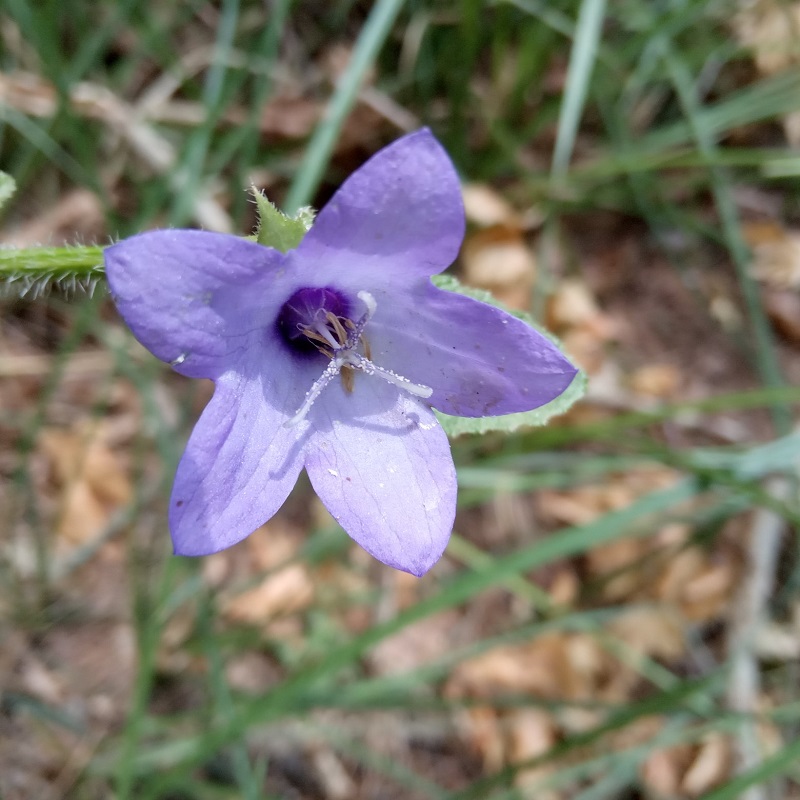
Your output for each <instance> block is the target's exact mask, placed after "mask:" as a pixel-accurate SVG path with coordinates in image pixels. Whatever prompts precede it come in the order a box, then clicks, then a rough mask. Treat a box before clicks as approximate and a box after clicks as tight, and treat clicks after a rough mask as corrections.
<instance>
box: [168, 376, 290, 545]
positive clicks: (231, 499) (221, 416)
mask: <svg viewBox="0 0 800 800" xmlns="http://www.w3.org/2000/svg"><path fill="white" fill-rule="evenodd" d="M288 394H289V395H290V398H291V399H288V400H285V397H286V395H287V390H286V389H285V387H283V386H278V387H275V386H274V385H268V384H265V383H264V381H263V380H262V379H261V378H260V377H258V376H253V375H235V374H233V373H230V374H228V375H225V376H224V377H223V378H222V379H221V380H219V381H218V382H217V386H216V391H215V392H214V396H213V398H212V399H211V402H210V403H209V404H208V406H207V407H206V409H205V411H203V414H202V416H201V417H200V420H199V421H198V423H197V425H196V426H195V428H194V431H193V432H192V436H191V438H190V439H189V444H188V445H187V447H186V451H185V453H184V454H183V458H182V459H181V462H180V464H179V466H178V473H177V475H176V477H175V485H174V487H173V489H172V498H171V500H170V514H169V522H170V531H171V533H172V540H173V544H174V546H175V552H176V553H177V554H178V555H188V556H197V555H207V554H209V553H215V552H217V551H218V550H222V549H223V548H225V547H230V546H231V545H233V544H236V542H238V541H240V540H241V539H243V538H244V537H246V536H248V535H249V534H251V533H252V532H253V531H254V530H255V529H256V528H258V527H259V526H260V525H263V524H264V523H265V522H266V521H267V520H268V519H269V518H270V517H271V516H272V515H273V514H274V513H275V512H276V511H277V510H278V509H279V508H280V507H281V505H282V504H283V502H284V500H286V498H287V496H288V495H289V492H290V491H291V489H292V487H293V486H294V484H295V482H296V480H297V476H298V474H299V472H300V470H301V469H302V464H303V457H302V446H303V439H302V434H301V432H300V430H298V429H297V428H285V427H283V423H284V421H285V420H286V418H287V415H286V413H285V411H284V410H283V408H282V407H281V406H282V405H287V406H288V407H289V408H291V407H292V404H296V403H297V402H299V397H301V396H302V391H300V392H299V394H298V392H297V391H294V390H292V391H289V392H288ZM281 398H284V400H285V402H284V400H281Z"/></svg>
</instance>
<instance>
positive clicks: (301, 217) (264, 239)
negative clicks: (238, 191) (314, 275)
mask: <svg viewBox="0 0 800 800" xmlns="http://www.w3.org/2000/svg"><path fill="white" fill-rule="evenodd" d="M251 191H252V192H253V198H254V199H255V201H256V211H257V212H258V225H257V227H256V232H255V235H254V236H253V237H252V238H253V239H254V240H255V241H256V242H258V243H259V244H263V245H265V246H266V247H274V248H275V249H276V250H280V251H281V253H286V252H287V251H289V250H294V248H295V247H297V245H299V244H300V242H301V241H302V239H303V237H304V236H305V235H306V234H307V233H308V231H309V228H311V225H312V224H313V222H314V213H315V212H314V209H313V208H311V207H310V206H305V207H304V208H301V209H298V211H297V213H296V214H295V215H294V216H293V217H289V216H287V215H286V214H284V213H283V212H282V211H279V210H278V208H277V207H276V206H275V204H274V203H271V202H270V201H269V200H267V198H266V196H265V195H264V193H263V192H261V191H260V190H259V189H257V188H256V187H255V186H253V187H252V190H251Z"/></svg>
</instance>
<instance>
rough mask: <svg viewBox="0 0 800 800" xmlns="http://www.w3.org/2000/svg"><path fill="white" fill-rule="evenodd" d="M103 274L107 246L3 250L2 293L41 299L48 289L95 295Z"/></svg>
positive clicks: (0, 255)
mask: <svg viewBox="0 0 800 800" xmlns="http://www.w3.org/2000/svg"><path fill="white" fill-rule="evenodd" d="M102 275H103V247H101V246H99V245H88V246H83V245H80V246H70V247H25V248H15V247H0V293H1V294H5V295H8V294H17V295H19V296H21V297H24V296H25V295H33V296H38V295H40V294H42V293H43V292H45V291H47V290H48V289H51V288H54V287H58V288H61V289H76V288H81V289H84V290H86V291H89V292H91V291H92V290H93V289H94V286H95V284H96V283H97V281H98V279H100V278H101V277H102Z"/></svg>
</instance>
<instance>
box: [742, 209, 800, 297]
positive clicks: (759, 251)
mask: <svg viewBox="0 0 800 800" xmlns="http://www.w3.org/2000/svg"><path fill="white" fill-rule="evenodd" d="M743 231H744V236H745V239H746V240H747V243H748V244H749V245H750V249H751V250H752V253H753V267H752V269H753V274H754V275H755V277H756V278H757V279H758V280H760V281H762V282H763V283H765V284H767V285H768V286H771V287H773V288H776V289H798V288H800V231H798V230H792V229H788V228H784V227H783V226H782V225H780V224H779V223H778V222H773V221H767V222H751V223H749V224H746V225H744V226H743Z"/></svg>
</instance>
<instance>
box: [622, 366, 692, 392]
mask: <svg viewBox="0 0 800 800" xmlns="http://www.w3.org/2000/svg"><path fill="white" fill-rule="evenodd" d="M682 382H683V379H682V377H681V373H680V370H679V369H678V368H677V367H676V366H674V365H673V364H648V365H647V366H644V367H640V368H639V369H637V370H636V371H635V372H633V373H632V374H631V375H630V377H629V378H628V384H629V386H630V387H631V389H632V390H633V391H634V392H636V394H641V395H646V396H647V397H658V398H662V399H666V398H673V397H675V396H676V395H677V393H678V391H679V390H680V388H681V383H682Z"/></svg>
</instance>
